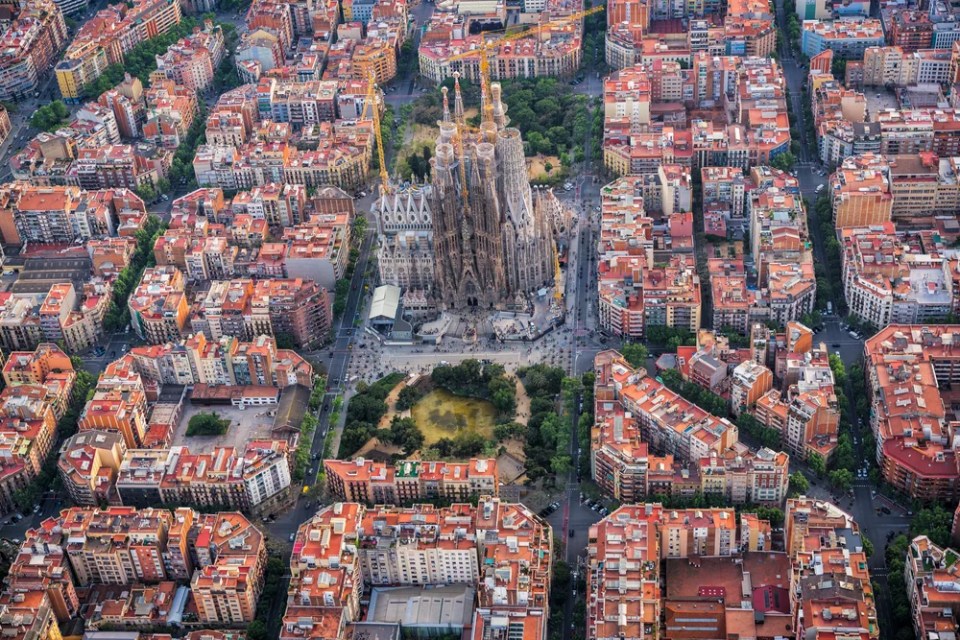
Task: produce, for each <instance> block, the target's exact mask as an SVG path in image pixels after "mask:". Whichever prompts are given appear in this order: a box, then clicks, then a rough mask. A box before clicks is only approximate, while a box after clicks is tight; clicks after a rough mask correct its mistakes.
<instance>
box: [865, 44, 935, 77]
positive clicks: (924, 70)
mask: <svg viewBox="0 0 960 640" xmlns="http://www.w3.org/2000/svg"><path fill="white" fill-rule="evenodd" d="M952 60H953V54H951V53H950V52H947V51H943V50H940V49H921V50H914V51H907V50H905V49H903V48H902V47H899V46H892V47H868V48H867V49H866V50H865V51H864V53H863V84H864V86H868V87H869V86H895V87H909V86H913V85H917V84H945V83H947V82H949V81H950V80H951V76H950V68H951V64H952Z"/></svg>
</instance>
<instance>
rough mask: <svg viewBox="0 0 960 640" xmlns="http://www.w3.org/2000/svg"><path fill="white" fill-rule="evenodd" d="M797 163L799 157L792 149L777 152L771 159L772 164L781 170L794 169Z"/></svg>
mask: <svg viewBox="0 0 960 640" xmlns="http://www.w3.org/2000/svg"><path fill="white" fill-rule="evenodd" d="M795 164H797V157H796V156H795V155H793V153H791V152H790V151H785V152H783V153H780V154H777V155H776V156H775V157H774V158H773V159H772V160H770V166H772V167H773V168H775V169H780V170H781V171H793V167H794V165H795Z"/></svg>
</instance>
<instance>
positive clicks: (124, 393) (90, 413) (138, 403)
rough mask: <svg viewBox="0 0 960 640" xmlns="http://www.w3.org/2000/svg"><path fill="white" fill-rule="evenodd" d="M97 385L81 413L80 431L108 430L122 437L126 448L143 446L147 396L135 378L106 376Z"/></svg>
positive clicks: (145, 429) (105, 374)
mask: <svg viewBox="0 0 960 640" xmlns="http://www.w3.org/2000/svg"><path fill="white" fill-rule="evenodd" d="M109 371H110V370H109V369H108V370H107V371H105V372H104V373H103V374H102V375H101V376H100V379H99V380H98V382H97V387H96V389H95V391H94V394H93V397H92V398H90V400H89V401H88V402H87V404H86V405H85V406H84V408H83V412H82V413H81V414H80V420H79V421H78V423H77V427H78V429H79V430H80V431H90V430H93V431H101V430H102V431H109V432H112V433H119V434H120V435H121V436H123V441H124V444H125V445H126V447H127V448H128V449H133V448H136V447H140V446H143V440H144V436H145V435H146V431H147V394H146V391H145V388H144V387H143V385H142V384H141V383H140V381H139V380H138V379H133V380H128V379H123V378H119V377H115V376H113V375H108V372H109Z"/></svg>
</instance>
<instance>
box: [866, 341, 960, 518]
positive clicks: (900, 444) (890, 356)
mask: <svg viewBox="0 0 960 640" xmlns="http://www.w3.org/2000/svg"><path fill="white" fill-rule="evenodd" d="M955 331H956V325H933V326H929V327H927V326H921V325H906V324H891V325H889V326H887V327H885V328H883V329H881V330H880V332H879V333H877V334H876V335H875V336H873V337H872V338H870V339H868V340H867V341H866V342H865V344H864V354H865V358H866V367H865V369H866V375H867V387H868V389H869V391H870V406H871V414H870V416H871V417H870V428H871V430H872V431H873V433H874V437H875V438H876V442H877V450H876V452H875V455H876V460H877V464H878V465H879V466H880V469H881V471H882V472H883V477H884V479H885V480H886V481H887V482H889V483H890V484H892V485H893V486H894V487H896V488H897V489H898V490H899V491H902V492H903V493H904V494H906V495H908V496H911V497H915V498H918V499H923V500H952V499H954V497H955V496H956V495H958V492H960V489H958V477H960V474H958V472H957V464H956V452H955V450H954V449H953V447H952V445H951V444H950V438H949V436H948V427H947V418H946V409H945V403H944V399H943V398H942V396H941V391H940V389H941V388H942V385H945V384H952V383H953V382H954V380H955V379H956V378H957V375H958V372H960V367H957V366H956V364H955V361H956V360H957V358H956V356H955V355H954V353H953V351H954V348H953V337H954V335H956V334H955Z"/></svg>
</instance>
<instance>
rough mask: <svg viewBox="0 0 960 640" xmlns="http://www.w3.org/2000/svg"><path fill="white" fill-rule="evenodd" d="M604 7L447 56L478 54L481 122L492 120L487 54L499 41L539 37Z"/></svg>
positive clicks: (449, 60) (462, 57)
mask: <svg viewBox="0 0 960 640" xmlns="http://www.w3.org/2000/svg"><path fill="white" fill-rule="evenodd" d="M605 8H606V7H605V6H603V5H601V6H598V7H593V8H592V9H586V10H584V11H577V12H576V13H571V14H570V15H568V16H564V17H562V18H557V19H556V20H551V21H549V22H545V23H542V24H536V25H533V26H531V28H529V29H521V30H519V31H513V32H510V33H504V34H503V35H500V36H499V37H496V38H491V39H490V40H486V41H485V42H484V43H483V44H482V45H480V46H478V47H477V48H475V49H471V50H470V51H464V52H463V53H458V54H456V55H453V56H450V57H449V58H447V62H453V61H454V60H465V59H467V58H472V57H474V56H477V55H479V56H480V107H481V109H480V112H481V114H482V116H481V122H492V121H493V104H492V103H491V102H490V58H489V54H490V52H491V51H492V50H494V49H495V48H496V47H497V46H499V45H500V43H503V42H510V41H512V40H520V39H522V38H526V37H529V36H532V35H536V36H537V38H538V39H539V37H540V34H542V33H543V31H544V29H552V28H554V27H559V26H562V25H565V24H568V23H570V22H574V21H577V20H582V19H584V18H586V17H587V16H591V15H593V14H595V13H599V12H600V11H603V10H604V9H605Z"/></svg>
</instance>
